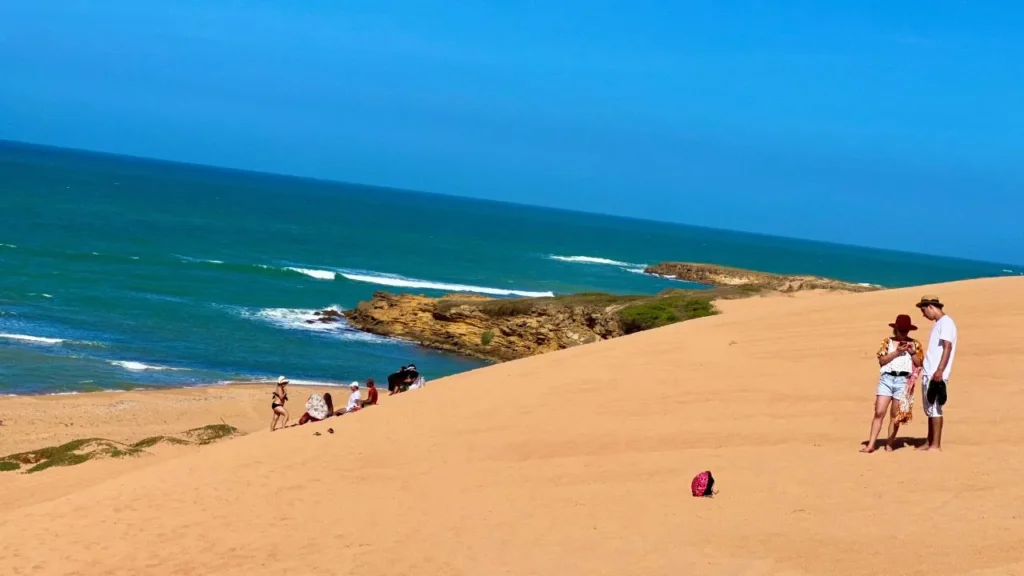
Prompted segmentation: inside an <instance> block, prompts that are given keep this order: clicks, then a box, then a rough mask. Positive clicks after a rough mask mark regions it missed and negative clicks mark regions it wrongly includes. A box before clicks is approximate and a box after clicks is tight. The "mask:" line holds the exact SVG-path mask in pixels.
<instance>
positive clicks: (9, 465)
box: [0, 460, 21, 472]
mask: <svg viewBox="0 0 1024 576" xmlns="http://www.w3.org/2000/svg"><path fill="white" fill-rule="evenodd" d="M20 469H21V464H18V463H17V462H10V461H6V460H5V461H3V462H0V472H11V471H14V470H20Z"/></svg>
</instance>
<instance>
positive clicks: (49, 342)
mask: <svg viewBox="0 0 1024 576" xmlns="http://www.w3.org/2000/svg"><path fill="white" fill-rule="evenodd" d="M0 338H5V339H7V340H17V341H19V342H28V343H30V344H42V345H45V346H53V345H56V344H63V343H64V342H66V340H64V339H63V338H46V337H43V336H31V335H29V334H7V333H2V334H0Z"/></svg>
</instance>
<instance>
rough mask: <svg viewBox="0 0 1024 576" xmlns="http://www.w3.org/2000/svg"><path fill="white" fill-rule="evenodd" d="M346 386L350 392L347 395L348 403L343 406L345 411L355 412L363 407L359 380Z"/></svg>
mask: <svg viewBox="0 0 1024 576" xmlns="http://www.w3.org/2000/svg"><path fill="white" fill-rule="evenodd" d="M348 388H349V390H351V391H352V393H351V394H349V395H348V404H347V405H346V406H345V412H355V411H356V410H359V409H360V408H362V407H363V403H362V399H363V398H362V394H360V393H359V382H353V383H351V384H349V385H348Z"/></svg>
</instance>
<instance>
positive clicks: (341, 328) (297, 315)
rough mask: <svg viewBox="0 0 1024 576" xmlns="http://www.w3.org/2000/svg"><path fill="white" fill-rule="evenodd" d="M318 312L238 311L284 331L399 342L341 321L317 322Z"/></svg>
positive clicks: (358, 340) (270, 309) (279, 310)
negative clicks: (354, 327) (357, 328)
mask: <svg viewBox="0 0 1024 576" xmlns="http://www.w3.org/2000/svg"><path fill="white" fill-rule="evenodd" d="M330 309H331V310H335V311H337V312H341V311H342V309H341V308H339V307H337V306H331V307H330ZM318 311H319V310H306V309H301V308H264V309H262V310H255V311H253V310H248V309H241V310H239V312H240V314H241V315H242V316H244V317H247V318H255V319H257V320H261V321H263V322H267V323H268V324H272V325H274V326H277V327H278V328H284V329H286V330H303V331H307V332H317V333H320V334H324V335H325V336H330V337H332V338H338V339H341V340H349V341H354V342H368V343H372V344H384V343H390V344H394V343H398V342H400V341H399V340H395V339H392V338H385V337H384V336H377V335H376V334H370V333H368V332H360V331H359V330H355V329H353V328H352V327H350V326H349V325H348V323H347V322H345V320H343V319H339V320H338V321H337V322H319V321H318V320H319V318H320V317H319V316H317V315H316V313H317V312H318Z"/></svg>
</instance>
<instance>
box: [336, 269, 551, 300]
mask: <svg viewBox="0 0 1024 576" xmlns="http://www.w3.org/2000/svg"><path fill="white" fill-rule="evenodd" d="M338 273H339V274H341V276H342V277H344V278H346V279H348V280H352V281H353V282H366V283H368V284H379V285H381V286H392V287H395V288H420V289H423V290H438V291H441V292H473V293H477V294H488V295H491V296H523V297H526V298H543V297H551V296H554V295H555V294H554V292H533V291H529V290H513V289H506V288H490V287H488V286H473V285H469V284H449V283H446V282H434V281H431V280H419V279H416V278H406V277H404V276H397V275H394V274H383V273H380V272H369V271H357V270H340V271H339V272H338Z"/></svg>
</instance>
